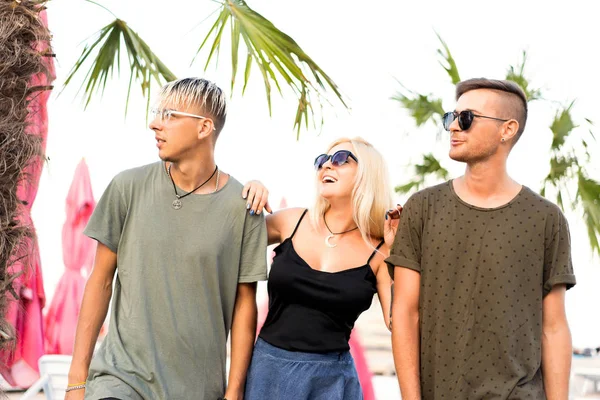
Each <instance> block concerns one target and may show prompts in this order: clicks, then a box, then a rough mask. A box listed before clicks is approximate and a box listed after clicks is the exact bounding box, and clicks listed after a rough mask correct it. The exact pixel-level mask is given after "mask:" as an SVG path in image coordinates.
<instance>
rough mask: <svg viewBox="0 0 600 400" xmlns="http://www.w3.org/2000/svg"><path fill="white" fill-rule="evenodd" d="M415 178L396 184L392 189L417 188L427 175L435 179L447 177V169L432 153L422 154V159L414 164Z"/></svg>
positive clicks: (423, 182) (422, 184) (399, 191)
mask: <svg viewBox="0 0 600 400" xmlns="http://www.w3.org/2000/svg"><path fill="white" fill-rule="evenodd" d="M414 168H415V178H414V179H413V180H412V181H409V182H408V183H405V184H403V185H399V186H396V187H395V188H394V190H395V191H396V192H397V193H408V192H410V191H411V190H413V189H415V190H419V189H420V188H421V187H423V186H424V185H425V182H426V181H427V180H428V177H433V178H434V179H435V181H440V180H446V179H448V176H449V173H448V170H447V169H446V168H444V167H442V166H441V164H440V162H439V160H438V159H437V158H435V156H434V155H433V154H432V153H429V154H424V155H423V161H422V162H421V163H420V164H415V166H414Z"/></svg>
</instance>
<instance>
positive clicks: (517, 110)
mask: <svg viewBox="0 0 600 400" xmlns="http://www.w3.org/2000/svg"><path fill="white" fill-rule="evenodd" d="M477 89H489V90H495V91H498V92H502V94H503V95H504V96H505V98H506V100H507V103H508V104H509V108H507V109H506V115H502V116H498V117H501V118H507V119H508V118H514V119H516V120H517V121H518V122H519V130H518V131H517V135H516V137H515V143H516V142H517V140H519V138H520V137H521V135H522V134H523V131H524V130H525V124H526V123H527V96H526V95H525V92H524V91H523V89H521V87H520V86H519V85H517V84H516V83H515V82H512V81H506V80H496V79H486V78H473V79H468V80H466V81H462V82H459V83H458V84H457V85H456V100H458V99H459V98H460V96H462V95H463V94H465V93H467V92H470V91H471V90H477Z"/></svg>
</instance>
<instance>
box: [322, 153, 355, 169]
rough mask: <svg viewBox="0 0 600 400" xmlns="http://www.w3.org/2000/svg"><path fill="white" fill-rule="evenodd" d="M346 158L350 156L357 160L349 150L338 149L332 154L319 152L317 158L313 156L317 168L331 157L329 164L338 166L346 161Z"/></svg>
mask: <svg viewBox="0 0 600 400" xmlns="http://www.w3.org/2000/svg"><path fill="white" fill-rule="evenodd" d="M348 158H352V159H353V160H354V161H356V162H358V159H357V158H356V156H355V155H354V154H352V152H351V151H349V150H338V151H336V152H335V153H333V154H321V155H320V156H318V157H317V158H315V169H316V170H319V169H321V168H323V165H324V164H325V163H326V162H327V161H328V160H329V159H331V164H332V165H335V166H336V167H339V166H340V165H343V164H345V163H347V162H348Z"/></svg>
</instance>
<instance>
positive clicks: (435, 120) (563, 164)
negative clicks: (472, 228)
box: [392, 33, 600, 254]
mask: <svg viewBox="0 0 600 400" xmlns="http://www.w3.org/2000/svg"><path fill="white" fill-rule="evenodd" d="M436 34H437V33H436ZM438 39H439V41H440V43H441V48H440V49H438V51H437V52H438V55H439V56H440V64H441V66H442V67H443V68H444V70H446V73H447V74H448V76H449V78H450V80H451V82H452V83H453V84H454V85H456V84H457V83H458V82H460V75H459V72H458V67H457V65H456V61H455V60H454V58H453V57H452V54H451V52H450V49H449V47H448V45H447V44H446V43H445V42H444V40H443V39H442V38H441V37H440V35H438ZM526 61H527V54H526V52H523V58H522V60H521V62H520V64H519V65H517V66H516V67H514V66H510V67H509V69H508V71H507V73H506V79H507V80H510V81H513V82H516V83H517V84H519V86H521V88H523V90H524V91H525V94H526V95H527V100H528V102H532V101H544V102H545V103H546V104H548V105H549V106H550V107H554V108H555V109H556V113H555V116H554V119H553V121H552V122H551V124H550V126H549V129H548V131H547V134H548V135H552V144H551V146H550V160H549V161H550V170H549V172H548V175H547V176H546V178H545V179H544V181H543V182H542V184H541V188H540V194H541V195H542V196H546V197H550V198H551V199H552V200H555V201H556V203H557V204H558V205H559V206H560V207H561V208H562V209H563V210H566V209H572V210H576V211H577V212H579V213H580V214H581V215H582V216H583V220H584V221H585V224H586V228H587V232H588V237H589V241H590V246H591V248H592V252H595V253H596V254H600V182H598V181H596V180H594V179H592V178H591V177H590V174H589V171H588V168H587V167H588V166H589V165H590V159H591V154H590V148H591V147H592V146H590V144H591V143H594V144H595V142H596V141H595V137H594V134H593V132H592V127H593V124H592V121H590V120H588V119H586V120H585V121H584V122H583V125H585V126H586V127H587V128H588V129H584V127H583V126H580V125H578V124H577V123H576V122H574V121H573V118H572V114H571V111H572V108H573V102H571V103H569V104H567V105H561V106H558V108H556V103H555V102H550V101H547V100H544V99H543V97H542V92H541V90H540V89H537V88H532V87H531V84H530V81H529V79H528V78H527V77H526V76H525V64H526ZM392 98H393V99H394V100H396V101H398V102H399V103H400V104H401V106H402V108H404V109H405V110H407V111H408V113H409V114H410V116H411V117H413V118H414V120H415V124H416V125H417V127H424V126H425V125H428V127H431V126H432V125H435V126H438V127H439V126H441V123H442V116H443V114H444V108H443V106H442V100H441V99H440V98H437V97H435V96H433V95H431V94H427V95H424V94H420V93H417V92H414V91H411V90H408V89H406V88H405V87H402V89H401V90H400V91H398V92H397V93H396V94H395V95H394V96H393V97H392ZM596 148H597V145H596ZM422 157H423V161H422V162H417V163H415V164H414V166H413V168H414V176H415V178H413V179H412V180H411V181H409V182H407V183H404V184H401V185H398V186H396V188H395V190H396V192H398V193H409V192H411V191H414V190H418V189H420V188H422V187H423V186H425V185H426V184H431V183H434V182H437V181H440V180H442V179H447V178H448V171H447V170H446V169H444V168H443V167H442V164H441V163H440V161H439V160H438V159H437V158H436V157H435V155H434V154H433V153H427V154H424V155H423V156H422Z"/></svg>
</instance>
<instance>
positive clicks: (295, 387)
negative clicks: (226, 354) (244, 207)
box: [244, 338, 363, 400]
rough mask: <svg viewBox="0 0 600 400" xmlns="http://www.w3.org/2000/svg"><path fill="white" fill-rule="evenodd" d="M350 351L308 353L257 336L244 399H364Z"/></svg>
mask: <svg viewBox="0 0 600 400" xmlns="http://www.w3.org/2000/svg"><path fill="white" fill-rule="evenodd" d="M362 398H363V394H362V389H361V387H360V382H359V380H358V374H357V372H356V367H355V366H354V360H353V359H352V356H351V355H350V352H349V351H344V352H335V353H305V352H298V351H288V350H284V349H281V348H279V347H275V346H272V345H270V344H269V343H267V342H265V341H264V340H262V339H261V338H258V340H257V342H256V345H255V346H254V352H253V353H252V361H251V363H250V368H249V369H248V377H247V379H246V390H245V393H244V399H245V400H362Z"/></svg>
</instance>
